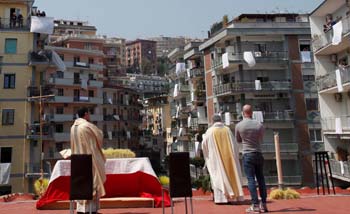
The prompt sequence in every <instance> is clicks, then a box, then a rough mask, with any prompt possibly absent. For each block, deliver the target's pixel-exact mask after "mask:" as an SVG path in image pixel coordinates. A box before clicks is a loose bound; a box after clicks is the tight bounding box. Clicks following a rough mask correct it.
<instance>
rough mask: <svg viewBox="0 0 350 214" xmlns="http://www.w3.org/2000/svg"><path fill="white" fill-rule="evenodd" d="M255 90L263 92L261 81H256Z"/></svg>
mask: <svg viewBox="0 0 350 214" xmlns="http://www.w3.org/2000/svg"><path fill="white" fill-rule="evenodd" d="M255 90H257V91H259V90H261V82H260V80H255Z"/></svg>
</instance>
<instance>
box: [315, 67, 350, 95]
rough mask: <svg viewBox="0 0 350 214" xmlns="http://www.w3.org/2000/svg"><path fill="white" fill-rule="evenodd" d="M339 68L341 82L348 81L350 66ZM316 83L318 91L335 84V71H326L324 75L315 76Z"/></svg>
mask: <svg viewBox="0 0 350 214" xmlns="http://www.w3.org/2000/svg"><path fill="white" fill-rule="evenodd" d="M334 70H335V69H334ZM339 70H340V76H341V82H342V84H345V83H349V82H350V66H347V67H345V68H341V69H339ZM317 85H318V90H319V91H321V90H325V89H328V88H332V87H335V86H337V80H336V74H335V71H333V72H330V73H327V74H326V75H324V76H320V77H318V78H317Z"/></svg>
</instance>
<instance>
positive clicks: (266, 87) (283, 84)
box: [214, 81, 291, 96]
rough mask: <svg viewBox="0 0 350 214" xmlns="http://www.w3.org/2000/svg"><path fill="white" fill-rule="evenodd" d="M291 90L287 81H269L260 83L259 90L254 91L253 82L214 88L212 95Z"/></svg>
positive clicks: (227, 84) (228, 84)
mask: <svg viewBox="0 0 350 214" xmlns="http://www.w3.org/2000/svg"><path fill="white" fill-rule="evenodd" d="M289 90H291V82H289V81H269V82H262V83H261V90H256V87H255V82H237V83H226V84H222V85H216V86H214V94H215V95H217V96H219V95H224V94H230V93H242V92H248V91H251V92H253V91H255V92H260V91H270V92H271V91H289Z"/></svg>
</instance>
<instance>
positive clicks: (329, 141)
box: [310, 0, 350, 185]
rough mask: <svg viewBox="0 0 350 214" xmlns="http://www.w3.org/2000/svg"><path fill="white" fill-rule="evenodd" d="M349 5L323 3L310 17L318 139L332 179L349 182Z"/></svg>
mask: <svg viewBox="0 0 350 214" xmlns="http://www.w3.org/2000/svg"><path fill="white" fill-rule="evenodd" d="M349 13H350V4H349V2H348V1H345V0H332V1H323V2H322V3H321V4H320V6H318V7H317V8H316V9H315V10H314V11H313V12H312V13H311V15H310V25H311V34H312V41H313V43H312V45H313V52H314V59H315V70H316V82H317V86H318V97H319V105H320V112H321V123H322V137H323V139H324V144H325V150H326V151H328V154H329V155H330V158H331V160H330V163H329V164H330V166H331V168H332V173H333V178H334V179H335V181H336V182H337V183H338V185H339V184H340V185H341V184H346V185H348V184H349V182H350V171H349V170H350V162H349V160H350V156H349V154H350V124H349V117H350V116H349V110H350V105H349V100H350V89H349V83H350V79H349V78H350V75H349V74H350V73H349V71H350V69H349V59H350V58H349V57H350V55H349V50H350V49H349V48H350V44H349V42H348V40H349V32H350V17H349Z"/></svg>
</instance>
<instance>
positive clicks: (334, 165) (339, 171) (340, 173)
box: [329, 159, 350, 182]
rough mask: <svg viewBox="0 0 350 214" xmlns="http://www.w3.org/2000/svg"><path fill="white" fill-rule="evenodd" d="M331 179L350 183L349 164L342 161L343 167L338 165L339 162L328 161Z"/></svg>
mask: <svg viewBox="0 0 350 214" xmlns="http://www.w3.org/2000/svg"><path fill="white" fill-rule="evenodd" d="M329 163H330V166H331V169H332V175H333V178H337V179H339V180H343V181H347V182H350V162H349V161H343V166H342V165H340V161H337V160H333V159H331V160H329Z"/></svg>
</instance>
